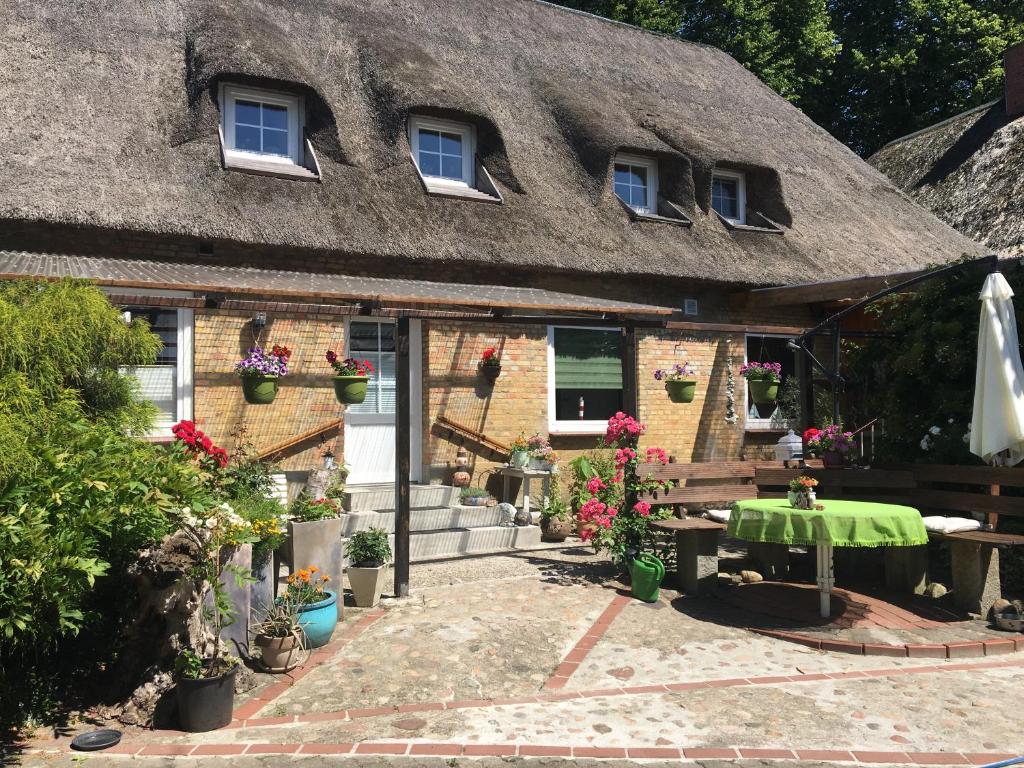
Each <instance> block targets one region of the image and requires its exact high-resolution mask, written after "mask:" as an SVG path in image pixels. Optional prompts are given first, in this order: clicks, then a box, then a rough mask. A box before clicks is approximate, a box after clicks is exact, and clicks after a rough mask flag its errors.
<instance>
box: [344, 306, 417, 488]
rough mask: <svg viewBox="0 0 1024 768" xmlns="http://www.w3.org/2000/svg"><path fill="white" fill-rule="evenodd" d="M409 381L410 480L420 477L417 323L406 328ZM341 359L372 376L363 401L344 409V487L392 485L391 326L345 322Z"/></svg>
mask: <svg viewBox="0 0 1024 768" xmlns="http://www.w3.org/2000/svg"><path fill="white" fill-rule="evenodd" d="M409 326H410V328H409V367H410V379H411V382H410V383H411V389H412V392H411V393H410V394H411V398H410V399H411V401H412V402H411V405H412V408H411V413H410V421H411V422H412V424H411V426H412V429H411V435H410V440H411V442H412V446H411V449H412V450H411V459H412V461H411V463H412V479H413V480H418V479H419V477H420V463H421V462H420V455H421V451H420V419H421V413H422V411H421V407H422V402H421V395H420V360H421V354H420V349H421V347H420V324H419V321H416V320H413V321H411V322H410V324H409ZM345 338H346V340H347V343H346V355H347V356H348V357H354V358H356V359H358V360H369V361H370V362H371V363H372V364H373V367H374V374H373V375H372V376H371V377H370V382H369V384H368V386H367V388H366V400H364V401H363V402H362V403H360V404H359V405H350V406H348V408H346V409H345V463H346V464H347V465H348V468H349V476H348V483H349V484H350V485H358V484H362V483H393V482H394V481H395V324H394V322H393V321H388V320H370V319H366V320H362V319H359V320H355V319H353V320H350V321H349V323H348V333H346V335H345Z"/></svg>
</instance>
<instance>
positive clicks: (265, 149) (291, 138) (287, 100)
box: [220, 84, 303, 165]
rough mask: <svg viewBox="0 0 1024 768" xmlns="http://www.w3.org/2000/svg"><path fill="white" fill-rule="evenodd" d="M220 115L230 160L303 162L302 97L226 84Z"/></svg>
mask: <svg viewBox="0 0 1024 768" xmlns="http://www.w3.org/2000/svg"><path fill="white" fill-rule="evenodd" d="M220 114H221V131H222V134H223V137H224V155H225V158H226V159H239V160H243V161H244V160H257V161H261V162H270V163H283V164H287V165H302V146H303V137H302V130H303V115H302V100H301V99H300V98H299V97H298V96H294V95H291V94H287V93H278V92H274V91H265V90H262V89H259V88H249V87H243V86H237V85H227V84H226V85H224V86H223V88H222V91H221V112H220Z"/></svg>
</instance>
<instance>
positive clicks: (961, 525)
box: [921, 515, 981, 533]
mask: <svg viewBox="0 0 1024 768" xmlns="http://www.w3.org/2000/svg"><path fill="white" fill-rule="evenodd" d="M921 522H922V523H924V527H925V530H926V531H928V532H929V533H962V532H963V531H976V530H978V529H979V528H981V523H979V522H978V521H977V520H971V519H970V518H966V517H943V516H942V515H931V516H929V517H923V518H921Z"/></svg>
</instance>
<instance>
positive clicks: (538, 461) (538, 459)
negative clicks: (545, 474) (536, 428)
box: [526, 432, 555, 471]
mask: <svg viewBox="0 0 1024 768" xmlns="http://www.w3.org/2000/svg"><path fill="white" fill-rule="evenodd" d="M526 444H527V446H528V447H529V451H530V463H529V467H530V469H539V470H544V471H547V470H549V469H550V468H551V464H552V458H551V457H552V456H554V455H555V452H554V451H553V450H552V449H551V443H549V442H548V439H547V438H546V437H544V435H542V434H540V433H539V432H536V433H534V434H533V435H531V436H530V437H529V438H527V440H526Z"/></svg>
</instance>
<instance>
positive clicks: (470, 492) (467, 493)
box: [459, 487, 491, 500]
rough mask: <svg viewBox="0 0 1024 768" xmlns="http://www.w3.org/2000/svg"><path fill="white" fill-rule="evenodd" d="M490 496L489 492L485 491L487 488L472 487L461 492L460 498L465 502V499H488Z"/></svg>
mask: <svg viewBox="0 0 1024 768" xmlns="http://www.w3.org/2000/svg"><path fill="white" fill-rule="evenodd" d="M490 495H491V494H489V493H488V492H487V489H485V488H476V487H470V488H463V489H462V490H461V491H459V498H460V499H463V500H465V499H477V498H483V499H486V498H488V497H489V496H490Z"/></svg>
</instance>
